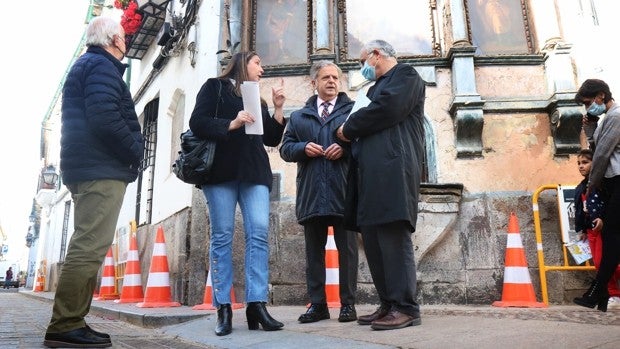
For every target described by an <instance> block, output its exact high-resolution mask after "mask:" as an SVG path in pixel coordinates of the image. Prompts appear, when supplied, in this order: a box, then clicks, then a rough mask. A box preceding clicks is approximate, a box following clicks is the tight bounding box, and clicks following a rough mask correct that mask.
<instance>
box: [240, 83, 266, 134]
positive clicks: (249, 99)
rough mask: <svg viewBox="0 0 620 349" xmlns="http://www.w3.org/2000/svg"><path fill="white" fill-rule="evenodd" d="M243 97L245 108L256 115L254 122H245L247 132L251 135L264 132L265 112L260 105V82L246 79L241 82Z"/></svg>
mask: <svg viewBox="0 0 620 349" xmlns="http://www.w3.org/2000/svg"><path fill="white" fill-rule="evenodd" d="M241 98H242V99H243V110H245V111H247V112H248V113H250V114H252V115H253V116H254V119H255V120H254V122H253V123H251V124H245V133H246V134H249V135H262V134H263V113H262V111H261V107H260V91H259V89H258V82H256V81H244V82H243V83H242V84H241Z"/></svg>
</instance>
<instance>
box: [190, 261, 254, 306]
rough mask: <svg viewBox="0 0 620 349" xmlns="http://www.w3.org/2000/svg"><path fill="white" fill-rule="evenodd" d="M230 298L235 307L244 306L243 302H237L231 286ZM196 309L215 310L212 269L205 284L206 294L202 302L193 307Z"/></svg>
mask: <svg viewBox="0 0 620 349" xmlns="http://www.w3.org/2000/svg"><path fill="white" fill-rule="evenodd" d="M230 300H231V302H232V304H231V306H232V308H233V309H240V308H243V304H241V303H237V300H236V299H235V290H234V289H233V288H232V287H231V288H230ZM192 309H194V310H215V309H216V308H215V306H214V305H213V284H212V283H211V269H209V271H208V272H207V285H206V286H205V295H204V298H203V301H202V304H197V305H194V306H193V307H192Z"/></svg>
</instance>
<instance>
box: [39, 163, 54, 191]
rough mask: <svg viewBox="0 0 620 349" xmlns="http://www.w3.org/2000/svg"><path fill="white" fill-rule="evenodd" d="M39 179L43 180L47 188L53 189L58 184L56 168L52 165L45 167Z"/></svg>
mask: <svg viewBox="0 0 620 349" xmlns="http://www.w3.org/2000/svg"><path fill="white" fill-rule="evenodd" d="M41 178H42V179H43V184H45V185H46V186H47V187H52V188H55V187H56V184H57V183H58V173H56V168H55V167H54V166H52V165H49V166H47V167H46V168H45V169H44V170H43V172H41Z"/></svg>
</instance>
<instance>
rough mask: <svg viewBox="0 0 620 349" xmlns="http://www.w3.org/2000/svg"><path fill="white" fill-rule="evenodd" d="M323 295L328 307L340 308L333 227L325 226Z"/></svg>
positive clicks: (336, 250)
mask: <svg viewBox="0 0 620 349" xmlns="http://www.w3.org/2000/svg"><path fill="white" fill-rule="evenodd" d="M325 296H326V298H327V307H328V308H340V306H341V304H340V267H339V266H338V249H337V248H336V240H334V228H333V227H328V228H327V243H326V244H325Z"/></svg>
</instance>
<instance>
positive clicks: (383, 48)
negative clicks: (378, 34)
mask: <svg viewBox="0 0 620 349" xmlns="http://www.w3.org/2000/svg"><path fill="white" fill-rule="evenodd" d="M363 50H364V51H366V52H367V53H368V52H371V51H373V50H377V51H379V54H380V55H381V56H385V57H396V50H394V48H393V47H392V45H390V44H389V43H388V42H387V41H384V40H372V41H370V42H368V43H367V44H366V45H364V48H363Z"/></svg>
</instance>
